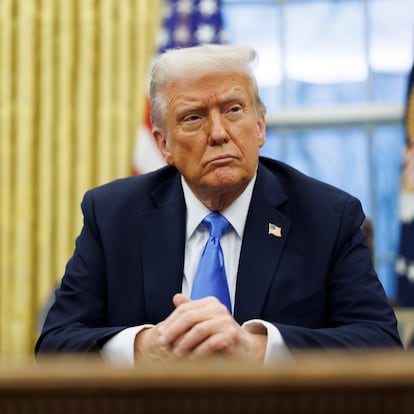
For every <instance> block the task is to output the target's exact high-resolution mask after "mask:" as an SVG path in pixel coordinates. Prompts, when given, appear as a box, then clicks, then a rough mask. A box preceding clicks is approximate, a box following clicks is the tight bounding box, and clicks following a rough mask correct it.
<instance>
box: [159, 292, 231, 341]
mask: <svg viewBox="0 0 414 414" xmlns="http://www.w3.org/2000/svg"><path fill="white" fill-rule="evenodd" d="M220 316H222V317H224V316H227V317H231V316H230V314H229V313H228V310H227V308H226V307H225V306H224V305H222V304H221V303H220V302H219V301H218V300H217V299H216V298H213V297H209V298H204V299H200V300H194V301H191V300H190V301H188V302H186V303H183V304H181V305H180V306H178V307H177V308H176V309H175V310H174V311H173V312H172V313H171V315H170V316H169V317H168V318H167V319H166V320H165V321H164V322H163V324H162V327H161V328H160V334H161V337H160V342H161V343H162V344H163V345H167V344H168V345H172V344H173V343H175V342H176V341H177V339H178V338H179V337H184V336H185V335H186V334H187V333H188V331H190V329H192V328H193V327H194V326H196V325H197V324H199V323H201V322H203V321H207V320H210V319H214V318H217V317H220Z"/></svg>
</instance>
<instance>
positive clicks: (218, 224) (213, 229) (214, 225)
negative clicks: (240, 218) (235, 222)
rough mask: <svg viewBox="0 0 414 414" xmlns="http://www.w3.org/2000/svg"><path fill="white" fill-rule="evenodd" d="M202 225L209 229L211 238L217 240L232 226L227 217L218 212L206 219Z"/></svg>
mask: <svg viewBox="0 0 414 414" xmlns="http://www.w3.org/2000/svg"><path fill="white" fill-rule="evenodd" d="M202 223H203V224H204V225H205V226H206V227H207V228H208V229H209V231H210V237H217V238H220V237H221V236H222V235H223V233H224V232H225V231H226V230H227V228H228V227H229V225H230V223H229V222H228V220H227V219H226V217H224V216H222V215H221V214H220V213H216V212H213V213H210V214H209V215H207V216H206V217H204V219H203V221H202Z"/></svg>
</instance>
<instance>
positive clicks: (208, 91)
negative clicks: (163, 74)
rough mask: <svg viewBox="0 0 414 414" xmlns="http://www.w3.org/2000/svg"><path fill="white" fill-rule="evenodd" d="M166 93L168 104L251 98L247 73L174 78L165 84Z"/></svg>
mask: <svg viewBox="0 0 414 414" xmlns="http://www.w3.org/2000/svg"><path fill="white" fill-rule="evenodd" d="M166 95H167V100H168V102H169V103H170V104H173V105H177V104H181V103H183V104H184V103H187V102H203V101H205V100H212V99H213V100H231V99H252V98H253V91H252V87H251V83H250V79H249V78H248V76H247V75H242V74H240V73H234V72H225V73H221V72H216V73H209V74H205V75H202V76H190V77H186V78H179V79H176V80H174V81H172V82H170V83H169V85H168V86H167V88H166Z"/></svg>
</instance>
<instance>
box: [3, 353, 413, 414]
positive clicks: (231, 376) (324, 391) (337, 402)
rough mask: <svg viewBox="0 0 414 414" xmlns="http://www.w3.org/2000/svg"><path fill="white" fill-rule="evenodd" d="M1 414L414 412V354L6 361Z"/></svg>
mask: <svg viewBox="0 0 414 414" xmlns="http://www.w3.org/2000/svg"><path fill="white" fill-rule="evenodd" d="M0 413H1V414H17V413H18V414H26V413H28V414H54V413H56V414H57V413H59V414H66V413H67V414H84V413H90V414H98V413H99V414H101V413H104V414H105V413H108V414H109V413H110V414H112V413H116V414H118V413H119V414H124V413H125V414H131V413H145V414H158V413H162V414H169V413H180V414H187V413H188V414H195V413H205V414H207V413H208V414H212V413H225V414H233V413H249V414H250V413H251V414H253V413H254V414H267V413H269V414H270V413H271V414H276V413H277V414H285V413H290V414H293V413H294V414H300V413H326V414H328V413H329V414H333V413H346V414H352V413H364V414H369V413H372V414H380V413H393V414H398V413H410V414H412V413H414V354H412V353H408V352H402V351H399V352H384V353H382V352H381V353H379V352H369V353H368V352H367V353H364V354H361V353H358V354H339V353H338V354H337V353H324V354H318V353H316V354H314V353H312V354H303V355H300V356H298V357H297V358H296V359H295V360H290V361H285V362H280V363H278V364H277V365H275V366H273V367H272V368H262V367H257V366H251V365H249V364H236V363H232V362H230V361H226V362H224V363H222V364H217V363H216V362H215V361H214V362H211V361H210V362H205V363H197V364H196V363H193V364H179V365H175V366H168V367H160V366H145V367H142V368H141V369H139V370H138V369H120V368H114V367H110V366H108V365H105V364H104V363H102V362H97V361H95V360H88V359H80V360H79V359H72V358H68V359H57V360H50V361H45V362H44V363H42V364H40V365H39V364H38V365H35V364H34V363H25V364H10V363H9V364H7V363H4V364H2V365H1V366H0Z"/></svg>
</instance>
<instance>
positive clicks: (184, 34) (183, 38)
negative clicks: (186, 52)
mask: <svg viewBox="0 0 414 414" xmlns="http://www.w3.org/2000/svg"><path fill="white" fill-rule="evenodd" d="M174 40H175V42H176V43H181V44H186V43H189V41H190V40H191V33H190V30H189V28H188V27H187V26H186V25H180V26H178V27H177V28H176V29H175V30H174Z"/></svg>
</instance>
